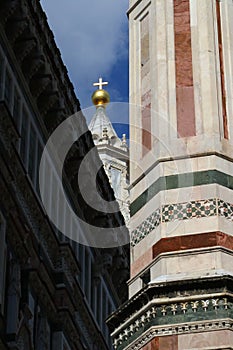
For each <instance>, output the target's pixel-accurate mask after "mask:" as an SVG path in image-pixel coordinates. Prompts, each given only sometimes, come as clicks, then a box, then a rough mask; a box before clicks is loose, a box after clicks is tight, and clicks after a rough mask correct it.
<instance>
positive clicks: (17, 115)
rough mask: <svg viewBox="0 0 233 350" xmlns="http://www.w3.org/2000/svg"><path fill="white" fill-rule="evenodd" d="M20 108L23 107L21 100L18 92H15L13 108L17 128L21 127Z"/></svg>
mask: <svg viewBox="0 0 233 350" xmlns="http://www.w3.org/2000/svg"><path fill="white" fill-rule="evenodd" d="M20 107H21V99H20V96H19V93H18V91H17V90H16V88H15V90H14V107H13V117H14V120H15V123H16V125H17V127H19V122H20Z"/></svg>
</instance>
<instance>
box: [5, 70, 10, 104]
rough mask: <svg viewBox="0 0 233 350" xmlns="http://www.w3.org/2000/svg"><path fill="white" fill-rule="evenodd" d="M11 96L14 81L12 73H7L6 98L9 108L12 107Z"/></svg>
mask: <svg viewBox="0 0 233 350" xmlns="http://www.w3.org/2000/svg"><path fill="white" fill-rule="evenodd" d="M11 94H12V79H11V76H10V73H9V72H8V71H6V76H5V91H4V98H5V101H6V103H7V105H8V107H10V104H11Z"/></svg>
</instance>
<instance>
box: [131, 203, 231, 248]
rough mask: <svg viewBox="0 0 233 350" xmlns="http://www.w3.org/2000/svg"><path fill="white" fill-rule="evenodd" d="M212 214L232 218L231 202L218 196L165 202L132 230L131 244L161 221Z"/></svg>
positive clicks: (144, 235) (138, 240)
mask: <svg viewBox="0 0 233 350" xmlns="http://www.w3.org/2000/svg"><path fill="white" fill-rule="evenodd" d="M212 216H222V217H225V218H226V219H228V220H233V204H230V203H227V202H224V201H223V200H222V199H218V198H211V199H202V200H197V201H190V202H184V203H175V204H165V205H163V206H162V207H161V208H158V209H156V210H155V211H154V212H153V213H152V214H151V215H150V216H149V217H147V218H146V220H144V221H143V222H142V223H141V224H140V225H139V226H138V227H137V228H136V229H135V230H133V231H132V237H131V245H132V246H133V247H134V246H135V245H136V244H138V243H139V242H140V241H141V240H142V239H143V238H144V237H146V236H147V235H148V234H149V233H150V232H151V231H153V229H155V228H156V227H157V226H159V225H160V224H161V223H163V222H164V223H165V222H172V221H175V220H190V219H193V218H195V219H197V218H205V217H212Z"/></svg>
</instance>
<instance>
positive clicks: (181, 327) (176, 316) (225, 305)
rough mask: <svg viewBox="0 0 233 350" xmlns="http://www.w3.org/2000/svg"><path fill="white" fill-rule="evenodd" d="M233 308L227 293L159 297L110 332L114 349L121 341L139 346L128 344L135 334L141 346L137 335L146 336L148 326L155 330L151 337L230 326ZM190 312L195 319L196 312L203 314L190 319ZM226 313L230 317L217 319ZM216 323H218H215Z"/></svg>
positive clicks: (139, 337) (130, 347)
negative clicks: (163, 299) (172, 299)
mask: <svg viewBox="0 0 233 350" xmlns="http://www.w3.org/2000/svg"><path fill="white" fill-rule="evenodd" d="M232 308H233V302H232V300H230V299H229V297H218V296H216V297H215V296H213V297H212V298H210V299H194V300H187V301H178V302H176V303H174V302H167V303H166V304H160V303H159V301H158V300H157V301H156V302H155V301H154V302H152V303H151V304H150V306H149V308H148V309H144V310H142V311H141V312H136V313H135V315H131V316H130V317H129V319H128V320H126V321H125V323H124V324H122V325H121V326H120V327H119V328H118V329H116V331H114V333H113V334H112V337H113V339H114V342H113V345H114V349H118V347H119V346H120V345H122V344H125V345H124V346H125V347H124V349H138V347H134V346H135V345H134V346H133V345H130V346H127V345H128V344H130V343H131V342H132V341H134V339H135V337H136V338H137V342H138V344H140V346H141V345H142V344H141V340H140V339H147V338H148V336H147V335H145V334H148V333H149V332H150V331H147V330H148V329H149V330H150V329H151V327H153V329H154V330H155V334H153V335H151V338H153V337H155V336H158V335H159V336H163V335H169V334H182V333H192V332H196V331H200V330H202V331H203V330H210V329H216V328H225V327H226V328H231V329H233V313H232ZM193 313H195V319H198V315H199V319H200V318H202V319H203V322H198V321H196V322H195V323H194V322H192V319H193V318H194V316H193ZM180 315H182V318H180ZM228 317H230V318H231V319H230V321H219V319H227V318H228ZM181 319H182V321H181V322H180V320H181ZM218 323H219V325H217V324H218ZM173 324H174V325H173ZM155 325H156V326H155ZM131 339H132V340H131ZM148 340H149V339H147V341H148ZM122 349H123V348H122Z"/></svg>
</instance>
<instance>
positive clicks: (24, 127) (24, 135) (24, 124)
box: [20, 109, 29, 168]
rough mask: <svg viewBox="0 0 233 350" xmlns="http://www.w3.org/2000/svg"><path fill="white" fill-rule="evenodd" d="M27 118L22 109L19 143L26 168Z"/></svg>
mask: <svg viewBox="0 0 233 350" xmlns="http://www.w3.org/2000/svg"><path fill="white" fill-rule="evenodd" d="M28 119H29V117H28V114H27V112H26V111H25V109H23V116H22V125H21V143H20V155H21V158H22V161H23V163H24V165H25V167H26V168H27V161H28V127H29V121H28Z"/></svg>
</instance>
